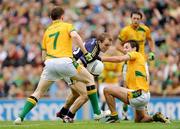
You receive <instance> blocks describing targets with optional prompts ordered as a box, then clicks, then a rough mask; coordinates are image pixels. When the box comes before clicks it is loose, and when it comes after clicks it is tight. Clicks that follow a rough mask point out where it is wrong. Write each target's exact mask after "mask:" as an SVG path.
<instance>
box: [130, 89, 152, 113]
mask: <svg viewBox="0 0 180 129" xmlns="http://www.w3.org/2000/svg"><path fill="white" fill-rule="evenodd" d="M149 101H150V93H149V92H142V95H141V96H139V97H137V98H132V99H129V105H130V106H132V107H133V108H135V109H136V110H144V109H145V107H146V106H147V104H148V103H149Z"/></svg>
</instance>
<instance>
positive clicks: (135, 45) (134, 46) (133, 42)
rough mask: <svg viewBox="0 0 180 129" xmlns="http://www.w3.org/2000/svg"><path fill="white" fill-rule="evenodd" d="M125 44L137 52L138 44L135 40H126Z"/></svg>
mask: <svg viewBox="0 0 180 129" xmlns="http://www.w3.org/2000/svg"><path fill="white" fill-rule="evenodd" d="M126 43H129V44H130V45H131V47H132V48H136V51H137V52H138V51H139V44H138V42H137V41H135V40H128V41H126Z"/></svg>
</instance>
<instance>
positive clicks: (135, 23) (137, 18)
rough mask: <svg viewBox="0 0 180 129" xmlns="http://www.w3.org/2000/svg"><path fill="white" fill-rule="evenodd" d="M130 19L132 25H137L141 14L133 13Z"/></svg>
mask: <svg viewBox="0 0 180 129" xmlns="http://www.w3.org/2000/svg"><path fill="white" fill-rule="evenodd" d="M131 21H132V24H133V25H135V26H137V25H139V23H140V21H141V16H140V15H138V14H133V15H132V17H131Z"/></svg>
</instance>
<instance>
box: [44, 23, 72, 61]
mask: <svg viewBox="0 0 180 129" xmlns="http://www.w3.org/2000/svg"><path fill="white" fill-rule="evenodd" d="M72 31H74V27H73V25H72V24H68V23H65V22H61V21H59V20H56V21H53V23H52V24H51V25H50V26H49V27H48V28H47V30H46V32H45V34H44V37H43V43H42V49H43V50H45V51H46V53H47V57H46V59H49V58H61V57H72V39H71V37H70V32H72Z"/></svg>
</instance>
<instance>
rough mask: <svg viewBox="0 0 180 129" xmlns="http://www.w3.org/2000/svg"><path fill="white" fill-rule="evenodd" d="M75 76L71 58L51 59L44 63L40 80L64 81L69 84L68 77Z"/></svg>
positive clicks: (75, 72) (75, 71)
mask: <svg viewBox="0 0 180 129" xmlns="http://www.w3.org/2000/svg"><path fill="white" fill-rule="evenodd" d="M76 74H77V70H76V68H75V67H74V65H73V63H72V59H71V58H53V59H48V60H46V61H45V67H44V69H43V72H42V74H41V78H43V79H44V80H49V81H57V80H60V79H64V80H65V81H66V82H67V83H71V80H70V77H73V76H75V75H76Z"/></svg>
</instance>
